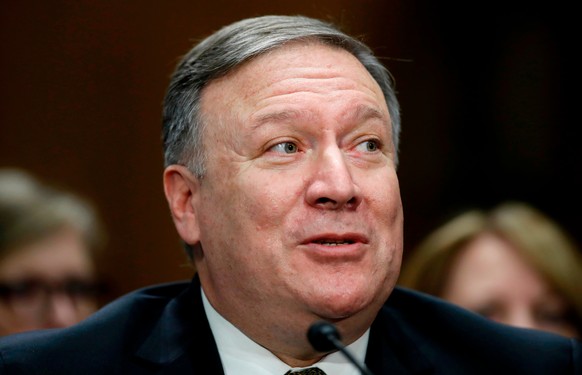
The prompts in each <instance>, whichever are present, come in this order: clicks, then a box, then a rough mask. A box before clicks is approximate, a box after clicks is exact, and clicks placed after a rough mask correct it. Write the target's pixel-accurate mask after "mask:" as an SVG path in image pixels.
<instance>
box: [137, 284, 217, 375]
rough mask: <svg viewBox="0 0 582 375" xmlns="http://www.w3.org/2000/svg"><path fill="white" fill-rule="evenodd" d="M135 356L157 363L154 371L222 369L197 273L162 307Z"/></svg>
mask: <svg viewBox="0 0 582 375" xmlns="http://www.w3.org/2000/svg"><path fill="white" fill-rule="evenodd" d="M196 342H198V343H202V345H194V344H195V343H196ZM136 356H137V357H139V358H141V359H142V360H146V361H148V362H150V363H152V364H155V365H157V366H156V367H157V368H158V372H156V374H202V373H205V374H217V375H218V374H223V373H224V370H223V369H222V364H221V362H220V356H219V354H218V349H217V347H216V343H215V341H214V336H213V335H212V332H211V330H210V326H209V325H208V320H207V318H206V314H205V313H204V307H203V305H202V297H201V294H200V281H199V279H198V276H195V277H194V279H193V280H192V283H191V284H190V286H189V287H188V288H187V289H186V290H185V291H184V292H183V293H182V294H180V295H179V296H177V297H176V298H174V299H173V300H172V301H170V303H168V305H167V306H166V307H165V308H164V311H163V312H162V314H161V316H160V318H159V319H158V321H157V323H156V325H155V326H154V328H153V329H152V331H151V333H150V334H149V335H148V336H147V337H146V339H145V340H144V342H143V344H142V345H141V346H140V347H139V349H138V350H137V352H136Z"/></svg>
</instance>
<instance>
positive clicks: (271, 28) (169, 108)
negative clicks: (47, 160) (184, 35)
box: [162, 16, 400, 177]
mask: <svg viewBox="0 0 582 375" xmlns="http://www.w3.org/2000/svg"><path fill="white" fill-rule="evenodd" d="M301 40H305V41H307V40H315V41H317V42H319V43H323V44H325V45H330V46H335V47H339V48H342V49H344V50H346V51H348V52H349V53H351V54H352V55H354V56H355V57H356V58H357V59H358V60H359V61H360V62H361V63H362V65H364V67H365V68H366V69H367V70H368V72H369V73H370V74H371V75H372V77H373V78H374V79H375V80H376V82H377V83H378V85H379V86H380V88H381V89H382V92H383V94H384V98H385V100H386V103H387V105H388V111H389V113H390V117H391V120H392V140H393V144H394V151H395V158H396V162H397V161H398V160H397V155H398V143H399V136H400V108H399V104H398V101H397V99H396V94H395V92H394V87H393V80H392V77H391V75H390V73H389V71H388V70H387V69H386V68H385V67H384V66H383V65H382V63H380V61H379V60H378V59H377V58H376V57H375V56H374V54H373V52H372V51H371V49H370V48H369V47H367V46H366V45H365V44H364V43H362V42H361V41H359V40H357V39H355V38H353V37H350V36H348V35H346V34H345V33H343V32H342V31H340V30H339V29H338V28H337V27H336V26H334V25H332V24H330V23H326V22H324V21H321V20H317V19H312V18H308V17H304V16H262V17H255V18H249V19H245V20H242V21H238V22H235V23H233V24H231V25H228V26H225V27H223V28H222V29H220V30H218V31H217V32H216V33H214V34H212V35H210V36H209V37H207V38H206V39H204V40H202V41H201V42H200V43H199V44H197V45H196V46H194V47H193V48H192V49H191V50H190V51H189V52H188V53H187V54H186V55H185V56H184V57H183V58H182V60H181V61H180V63H179V64H178V65H177V67H176V70H175V71H174V74H173V75H172V78H171V81H170V85H169V87H168V91H167V93H166V97H165V100H164V108H163V128H162V139H163V147H164V163H165V165H166V166H168V165H171V164H182V165H185V166H187V167H188V168H189V169H190V170H191V171H192V172H193V173H194V174H195V175H197V176H198V177H202V176H204V174H205V153H204V150H203V148H202V136H203V132H204V131H203V128H204V126H205V123H204V121H203V119H202V116H201V113H200V98H201V94H202V90H203V89H204V87H205V86H206V85H208V84H209V83H210V82H211V81H212V80H215V79H217V78H219V77H222V76H225V75H226V74H228V73H229V72H230V71H232V70H233V69H234V68H236V67H238V66H240V65H241V64H243V63H245V62H247V61H249V60H251V59H253V58H255V57H257V56H260V55H262V54H264V53H266V52H268V51H271V50H273V49H275V48H278V47H281V46H283V45H285V44H286V43H289V42H292V41H301Z"/></svg>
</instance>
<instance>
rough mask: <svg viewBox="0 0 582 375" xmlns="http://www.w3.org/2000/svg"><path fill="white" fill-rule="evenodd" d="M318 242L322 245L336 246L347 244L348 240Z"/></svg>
mask: <svg viewBox="0 0 582 375" xmlns="http://www.w3.org/2000/svg"><path fill="white" fill-rule="evenodd" d="M319 243H320V244H322V245H326V246H336V245H343V244H347V243H349V242H348V241H320V242H319Z"/></svg>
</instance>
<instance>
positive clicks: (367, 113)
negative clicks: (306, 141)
mask: <svg viewBox="0 0 582 375" xmlns="http://www.w3.org/2000/svg"><path fill="white" fill-rule="evenodd" d="M300 117H313V115H312V114H311V112H309V111H306V110H295V109H292V110H283V111H277V112H271V113H267V114H264V115H261V116H258V117H257V118H256V119H255V121H254V124H253V129H257V128H259V127H261V126H263V125H265V124H267V123H270V122H286V121H289V120H292V119H296V118H300ZM342 117H344V118H345V119H347V120H348V121H350V122H356V121H364V120H369V119H379V120H382V121H383V122H386V124H388V119H387V118H386V116H384V114H383V113H382V112H381V111H379V110H378V109H376V108H374V107H372V106H369V105H365V104H359V105H358V106H357V107H356V109H355V110H353V111H350V112H348V113H346V114H345V115H342Z"/></svg>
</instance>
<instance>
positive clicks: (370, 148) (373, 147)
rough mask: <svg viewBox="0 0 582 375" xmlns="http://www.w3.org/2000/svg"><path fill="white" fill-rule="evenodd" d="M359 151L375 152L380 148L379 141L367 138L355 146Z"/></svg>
mask: <svg viewBox="0 0 582 375" xmlns="http://www.w3.org/2000/svg"><path fill="white" fill-rule="evenodd" d="M356 149H357V150H358V151H360V152H376V151H378V150H379V149H380V142H379V141H377V140H375V139H368V140H366V141H364V142H362V143H360V144H359V145H357V146H356Z"/></svg>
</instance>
